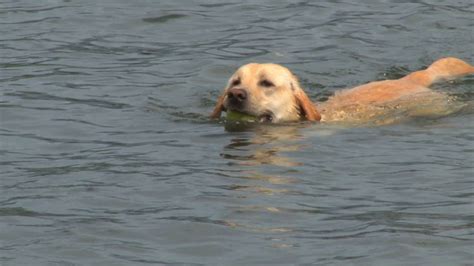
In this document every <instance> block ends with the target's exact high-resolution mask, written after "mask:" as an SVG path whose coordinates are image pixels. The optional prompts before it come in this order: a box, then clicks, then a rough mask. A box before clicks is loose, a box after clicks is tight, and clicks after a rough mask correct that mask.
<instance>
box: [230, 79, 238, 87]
mask: <svg viewBox="0 0 474 266" xmlns="http://www.w3.org/2000/svg"><path fill="white" fill-rule="evenodd" d="M231 85H232V86H237V85H240V79H236V80H234V81H232V83H231Z"/></svg>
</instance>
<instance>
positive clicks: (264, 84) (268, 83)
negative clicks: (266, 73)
mask: <svg viewBox="0 0 474 266" xmlns="http://www.w3.org/2000/svg"><path fill="white" fill-rule="evenodd" d="M259 85H260V86H262V87H266V88H269V87H273V86H275V84H273V83H272V82H271V81H269V80H266V79H264V80H262V81H260V84H259Z"/></svg>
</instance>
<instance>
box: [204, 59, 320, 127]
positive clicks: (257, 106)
mask: <svg viewBox="0 0 474 266" xmlns="http://www.w3.org/2000/svg"><path fill="white" fill-rule="evenodd" d="M222 111H237V112H241V113H245V114H248V115H251V116H255V117H257V119H258V121H261V122H274V123H277V122H290V121H299V120H309V121H319V120H320V119H321V116H320V114H319V113H318V111H317V110H316V107H315V106H314V104H313V103H312V102H311V100H310V99H309V97H308V96H307V95H306V93H305V92H304V91H303V90H302V89H301V87H300V85H299V82H298V79H297V78H296V77H295V76H294V75H293V74H292V73H291V72H290V71H289V70H288V69H287V68H285V67H283V66H281V65H277V64H256V63H251V64H247V65H244V66H242V67H240V68H239V69H238V70H237V71H236V72H235V73H234V74H233V75H232V76H231V78H230V79H229V82H228V84H227V86H226V88H225V89H224V93H223V94H222V95H221V96H220V97H219V99H218V101H217V104H216V106H215V108H214V111H213V112H212V114H211V117H212V118H219V117H220V116H221V112H222Z"/></svg>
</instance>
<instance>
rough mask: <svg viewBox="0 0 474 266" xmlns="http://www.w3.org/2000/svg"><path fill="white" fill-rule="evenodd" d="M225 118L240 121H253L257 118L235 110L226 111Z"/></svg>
mask: <svg viewBox="0 0 474 266" xmlns="http://www.w3.org/2000/svg"><path fill="white" fill-rule="evenodd" d="M226 117H227V120H229V121H242V122H255V121H257V118H256V117H255V116H253V115H249V114H244V113H241V112H237V111H227V116H226Z"/></svg>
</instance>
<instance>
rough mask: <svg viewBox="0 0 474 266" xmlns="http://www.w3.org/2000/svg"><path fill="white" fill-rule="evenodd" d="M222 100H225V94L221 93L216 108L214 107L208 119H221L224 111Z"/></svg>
mask: <svg viewBox="0 0 474 266" xmlns="http://www.w3.org/2000/svg"><path fill="white" fill-rule="evenodd" d="M224 98H225V93H223V94H222V95H221V96H219V98H218V99H217V103H216V106H215V107H214V110H213V111H212V113H211V115H210V117H211V118H213V119H217V118H219V117H221V113H222V111H225V108H224Z"/></svg>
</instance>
